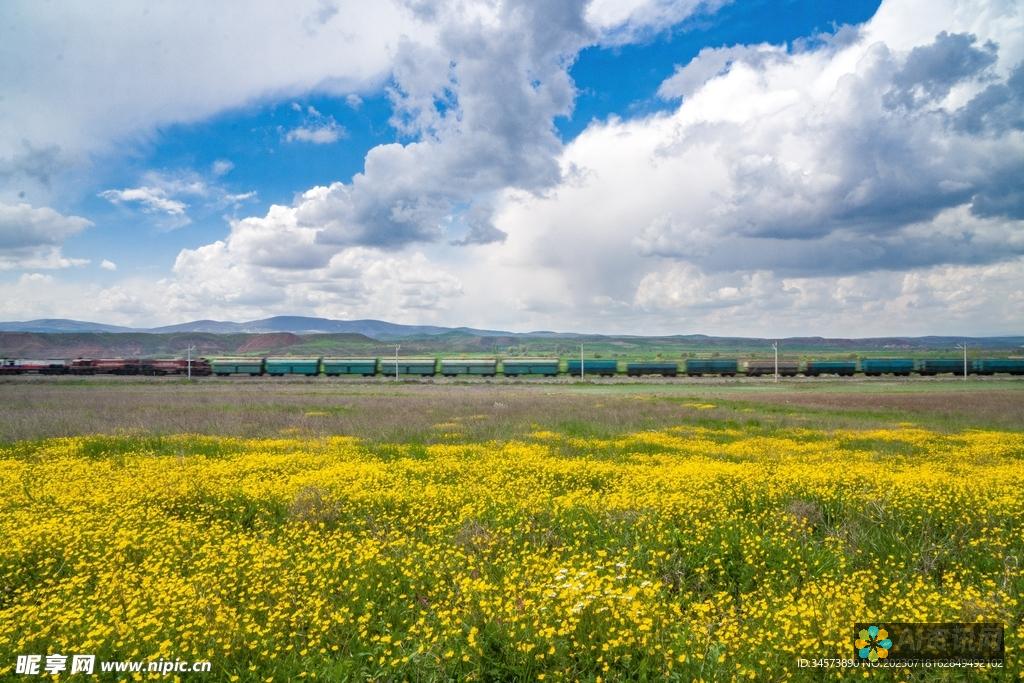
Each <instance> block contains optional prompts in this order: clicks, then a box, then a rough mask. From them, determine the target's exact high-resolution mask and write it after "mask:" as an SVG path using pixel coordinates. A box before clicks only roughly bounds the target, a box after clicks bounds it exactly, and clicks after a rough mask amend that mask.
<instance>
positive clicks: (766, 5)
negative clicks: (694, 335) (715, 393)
mask: <svg viewBox="0 0 1024 683" xmlns="http://www.w3.org/2000/svg"><path fill="white" fill-rule="evenodd" d="M139 7H144V8H145V11H139V8H134V9H133V8H125V7H115V6H103V5H99V6H93V5H90V4H88V3H81V4H76V3H72V4H71V5H70V6H69V11H67V12H64V13H60V12H56V13H55V12H54V11H53V8H47V7H45V6H39V5H38V4H33V3H28V2H25V3H14V4H13V5H12V6H11V20H10V21H9V22H8V23H7V25H6V26H5V28H4V29H2V31H5V32H6V33H5V34H4V35H0V43H2V44H4V45H6V47H3V48H0V60H2V61H4V62H7V63H8V65H9V66H10V67H11V69H10V70H9V75H8V76H0V80H2V79H4V78H7V79H9V82H6V83H3V82H0V85H2V86H5V87H4V92H6V93H8V95H7V96H6V97H5V98H4V99H3V100H0V122H2V123H5V124H6V125H4V126H3V128H4V129H5V130H6V131H7V132H6V133H5V134H4V135H3V137H2V138H0V288H3V290H4V291H3V292H0V293H4V294H6V295H7V296H6V297H5V299H6V301H7V303H5V304H3V305H2V306H0V318H6V319H29V318H38V317H47V316H66V317H74V318H79V319H91V320H98V321H103V322H118V323H127V324H138V325H147V324H160V323H169V322H180V321H182V320H185V319H189V318H200V317H202V318H207V317H212V318H225V319H235V320H241V319H247V318H250V317H261V316H263V315H272V314H296V315H324V316H328V317H381V318H388V319H393V320H397V321H401V322H422V323H444V324H465V325H472V326H477V327H505V328H509V329H533V328H548V329H566V330H569V329H588V330H593V331H606V332H616V331H637V330H639V331H641V332H650V333H664V332H708V333H714V332H720V333H748V334H751V335H755V334H757V335H766V334H776V333H789V334H793V333H807V334H812V333H813V334H832V335H850V334H856V333H858V332H861V331H863V332H865V333H867V332H871V333H892V334H906V333H929V332H936V333H939V332H943V333H956V332H961V331H962V332H968V331H969V332H990V333H996V332H1009V331H1019V327H1020V323H1021V314H1020V313H1019V310H1020V309H1019V308H1018V309H1016V311H1017V312H1016V313H1014V312H1013V308H1012V304H1014V303H1015V302H1018V301H1024V293H1022V292H1021V288H1020V282H1021V278H1020V277H1019V276H1020V275H1021V273H1024V270H1022V267H1021V255H1022V254H1024V238H1022V237H1021V218H1022V217H1024V212H1022V211H1021V209H1020V208H1019V202H1020V199H1019V192H1016V191H1015V190H1014V186H1015V185H1016V184H1018V183H1017V182H1016V181H1014V180H1013V178H1019V177H1020V176H1019V173H1018V171H1020V170H1021V169H1022V168H1024V157H1022V154H1021V148H1020V145H1021V136H1020V121H1019V118H1018V119H1016V120H1015V119H1014V117H1013V115H1012V111H1014V110H1015V105H1016V103H1017V102H1019V101H1020V98H1021V97H1022V95H1021V92H1020V89H1021V85H1020V83H1021V82H1022V81H1024V76H1016V77H1015V74H1017V73H1018V71H1017V70H1015V69H1018V68H1019V64H1020V62H1021V56H1022V48H1021V45H1022V36H1021V23H1022V22H1021V12H1020V8H1019V7H1016V5H1015V3H1012V2H998V1H992V2H983V1H981V0H974V1H970V2H969V1H967V0H943V1H942V2H940V3H939V4H938V5H934V4H929V3H924V2H919V1H916V0H903V1H901V2H886V3H885V4H884V5H881V7H880V6H879V3H878V2H874V1H872V2H862V1H859V0H856V1H855V0H846V1H842V2H820V1H819V2H811V1H809V0H784V1H778V2H769V1H767V0H749V1H736V2H726V3H722V2H711V3H702V2H688V1H680V2H672V1H671V0H629V1H628V2H626V1H623V2H613V1H611V0H594V2H590V3H586V2H580V3H579V4H574V3H566V4H565V5H564V7H563V6H559V7H557V8H556V7H553V6H546V5H544V4H543V3H541V4H537V5H535V4H533V3H529V2H505V3H501V4H497V5H491V4H487V3H482V2H481V3H477V2H469V3H467V4H466V5H465V6H464V7H462V8H461V9H459V10H455V9H454V5H452V4H451V3H424V4H421V5H418V6H416V7H410V6H406V5H404V4H403V3H401V2H397V3H395V4H394V5H392V4H391V3H381V5H380V7H378V8H376V9H375V10H374V11H373V12H372V13H370V12H367V11H362V7H361V6H360V5H359V4H358V3H345V2H337V3H335V2H328V1H327V0H310V2H309V3H305V4H304V3H296V4H295V6H294V7H292V8H281V7H274V6H272V5H271V4H270V3H267V5H266V6H264V5H262V4H260V3H257V4H256V5H255V6H254V7H253V8H252V11H251V13H249V14H247V15H246V16H244V17H241V16H238V15H236V14H234V13H232V12H231V11H230V10H228V9H225V8H219V9H218V8H210V7H207V6H206V5H203V4H201V3H197V4H196V6H195V7H192V8H190V7H188V6H186V5H181V6H178V7H176V8H174V7H161V6H158V5H153V4H150V5H148V6H147V5H146V3H143V4H142V5H140V6H139ZM844 25H845V26H847V28H845V29H841V30H840V27H843V26H844ZM27 35H37V36H41V38H40V39H38V40H34V41H28V40H27V39H26V38H24V37H23V36H27ZM97 46H103V48H102V49H101V48H98V47H97ZM168 55H171V56H170V57H168ZM126 64H133V65H135V68H134V69H132V70H131V72H129V71H128V69H127V67H126V66H125V65H126ZM14 72H18V73H17V75H10V74H11V73H14ZM997 150H1001V152H999V153H998V155H997ZM936 154H938V157H939V158H938V159H936ZM677 180H678V187H679V190H678V191H677V190H676V189H675V187H676V186H675V184H674V183H675V182H676V181H677ZM979 297H981V300H982V301H987V297H993V299H994V301H993V304H994V305H996V304H998V305H1003V306H1011V308H1009V309H1008V311H1009V312H1008V314H1007V315H1003V316H1002V317H1001V318H999V319H990V320H989V319H985V318H983V317H980V314H979V313H978V312H977V310H976V306H972V305H971V303H970V302H971V301H972V300H973V301H978V300H979ZM381 304H384V305H381ZM756 311H774V314H769V313H760V314H758V313H756ZM936 311H942V314H941V316H939V317H936V316H935V315H934V313H935V312H936ZM978 325H981V328H980V329H979V328H977V326H978ZM808 326H810V327H811V328H812V329H808Z"/></svg>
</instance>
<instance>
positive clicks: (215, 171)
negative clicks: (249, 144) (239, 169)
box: [210, 159, 235, 178]
mask: <svg viewBox="0 0 1024 683" xmlns="http://www.w3.org/2000/svg"><path fill="white" fill-rule="evenodd" d="M234 167H235V164H234V162H233V161H231V160H230V159H217V160H216V161H214V162H213V163H212V164H210V173H211V174H212V175H213V176H214V177H215V178H219V177H221V176H222V175H227V174H228V173H230V172H231V170H232V169H233V168H234Z"/></svg>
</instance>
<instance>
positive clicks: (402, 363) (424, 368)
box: [380, 358, 437, 377]
mask: <svg viewBox="0 0 1024 683" xmlns="http://www.w3.org/2000/svg"><path fill="white" fill-rule="evenodd" d="M395 365H396V363H395V359H394V358H392V359H390V360H389V359H387V358H381V359H380V374H382V375H384V376H385V377H394V376H395V374H396V372H395ZM397 365H398V372H397V374H399V375H418V376H420V377H433V376H434V375H436V374H437V361H436V360H435V359H433V358H399V359H398V363H397Z"/></svg>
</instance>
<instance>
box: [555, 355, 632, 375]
mask: <svg viewBox="0 0 1024 683" xmlns="http://www.w3.org/2000/svg"><path fill="white" fill-rule="evenodd" d="M618 371H619V363H618V361H614V360H607V359H586V358H584V359H582V360H570V361H569V362H568V363H567V364H566V373H568V374H569V375H571V376H573V377H579V376H580V375H583V376H584V377H585V376H587V375H600V376H601V377H614V376H615V375H616V374H617V373H618Z"/></svg>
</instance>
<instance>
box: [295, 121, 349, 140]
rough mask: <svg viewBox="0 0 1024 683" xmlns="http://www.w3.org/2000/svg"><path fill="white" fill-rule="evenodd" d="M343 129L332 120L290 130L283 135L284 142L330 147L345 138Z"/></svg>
mask: <svg viewBox="0 0 1024 683" xmlns="http://www.w3.org/2000/svg"><path fill="white" fill-rule="evenodd" d="M345 135H346V132H345V128H344V127H343V126H341V125H340V124H339V123H338V122H337V121H335V120H334V118H333V117H332V118H328V119H327V120H325V121H323V122H318V123H313V124H310V125H307V126H299V127H297V128H292V129H291V130H289V131H288V132H287V133H285V136H284V139H285V142H309V143H312V144H314V145H330V144H333V143H335V142H337V141H338V140H340V139H342V138H343V137H345Z"/></svg>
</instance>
